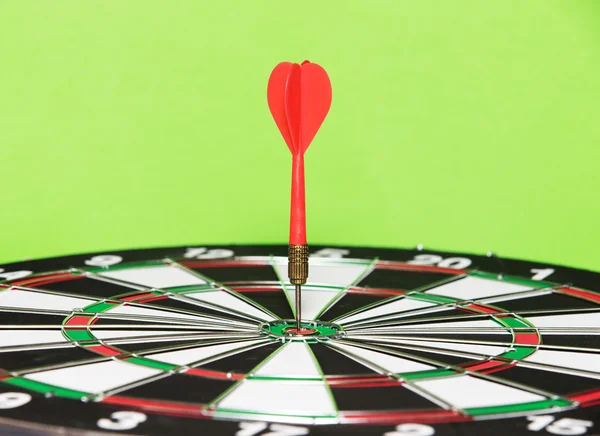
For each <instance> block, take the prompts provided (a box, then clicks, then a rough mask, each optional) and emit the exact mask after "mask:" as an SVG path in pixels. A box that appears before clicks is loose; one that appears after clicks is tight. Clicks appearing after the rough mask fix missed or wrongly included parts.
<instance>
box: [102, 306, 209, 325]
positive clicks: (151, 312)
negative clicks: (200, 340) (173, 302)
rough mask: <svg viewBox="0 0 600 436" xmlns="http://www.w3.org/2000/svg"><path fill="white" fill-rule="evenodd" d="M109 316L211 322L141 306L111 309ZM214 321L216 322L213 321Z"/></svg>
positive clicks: (201, 317)
mask: <svg viewBox="0 0 600 436" xmlns="http://www.w3.org/2000/svg"><path fill="white" fill-rule="evenodd" d="M105 313H106V314H109V315H131V316H133V317H136V316H141V317H154V318H174V319H184V320H190V321H196V322H201V321H202V320H205V321H210V320H211V319H210V318H206V317H204V316H202V315H200V314H198V315H191V314H187V313H181V312H172V311H167V310H160V309H149V308H146V307H140V306H132V305H129V304H123V305H121V306H117V307H115V308H114V309H110V311H107V312H105ZM212 321H214V320H212Z"/></svg>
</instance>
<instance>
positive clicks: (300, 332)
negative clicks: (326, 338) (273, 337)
mask: <svg viewBox="0 0 600 436" xmlns="http://www.w3.org/2000/svg"><path fill="white" fill-rule="evenodd" d="M283 332H284V333H285V334H286V335H292V336H311V335H316V334H317V333H319V331H318V330H316V329H309V328H300V329H299V328H297V327H290V328H287V329H284V330H283Z"/></svg>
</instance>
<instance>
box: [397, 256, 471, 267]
mask: <svg viewBox="0 0 600 436" xmlns="http://www.w3.org/2000/svg"><path fill="white" fill-rule="evenodd" d="M407 263H410V264H411V265H425V266H428V265H435V266H439V267H442V268H454V269H463V268H467V267H468V266H469V265H471V263H473V262H472V261H471V259H468V258H466V257H447V258H446V259H444V258H443V257H442V256H438V255H437V254H417V255H416V256H415V257H414V258H413V259H412V260H409V261H408V262H407Z"/></svg>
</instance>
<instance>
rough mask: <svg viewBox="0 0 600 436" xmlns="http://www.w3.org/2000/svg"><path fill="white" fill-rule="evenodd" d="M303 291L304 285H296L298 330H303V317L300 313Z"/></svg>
mask: <svg viewBox="0 0 600 436" xmlns="http://www.w3.org/2000/svg"><path fill="white" fill-rule="evenodd" d="M301 293H302V285H296V328H297V329H298V331H300V330H302V319H301V313H300V305H301V304H302V299H301Z"/></svg>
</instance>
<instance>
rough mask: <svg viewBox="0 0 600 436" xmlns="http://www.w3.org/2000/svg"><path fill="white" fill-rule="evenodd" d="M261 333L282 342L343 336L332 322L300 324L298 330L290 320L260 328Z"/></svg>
mask: <svg viewBox="0 0 600 436" xmlns="http://www.w3.org/2000/svg"><path fill="white" fill-rule="evenodd" d="M260 330H261V333H263V334H266V335H268V336H270V337H272V338H277V339H281V340H283V341H313V342H314V341H326V340H329V339H339V338H342V337H344V336H345V333H344V330H343V329H342V327H341V326H339V325H338V324H334V323H332V322H322V321H309V322H302V323H301V325H300V328H298V327H297V324H296V321H295V320H292V319H282V320H276V321H272V322H269V323H264V324H262V325H261V326H260Z"/></svg>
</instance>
